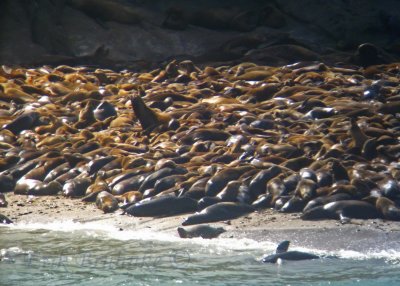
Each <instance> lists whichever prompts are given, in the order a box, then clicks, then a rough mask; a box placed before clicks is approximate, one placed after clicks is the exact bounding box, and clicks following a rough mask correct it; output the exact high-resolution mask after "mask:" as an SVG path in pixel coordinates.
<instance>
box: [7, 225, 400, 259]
mask: <svg viewBox="0 0 400 286" xmlns="http://www.w3.org/2000/svg"><path fill="white" fill-rule="evenodd" d="M6 227H8V228H10V229H16V230H27V231H32V230H48V231H54V232H68V233H71V232H72V233H73V232H79V233H80V234H83V235H87V236H91V237H97V238H101V239H114V240H122V241H127V240H152V241H159V242H170V243H179V244H180V245H182V246H185V245H186V246H194V245H199V246H201V247H203V248H209V252H210V253H215V254H220V253H223V252H235V251H259V250H260V251H261V252H262V253H273V252H274V251H275V248H276V246H277V244H276V242H271V241H261V242H260V241H256V240H253V239H249V238H240V239H239V238H216V239H203V238H192V239H182V238H180V237H178V236H177V235H176V234H174V233H172V232H162V231H155V230H152V229H138V230H123V231H121V229H120V228H118V227H116V226H114V225H110V224H106V223H103V222H84V223H82V222H76V221H73V220H65V221H54V222H49V223H32V222H20V223H17V224H11V225H7V226H6ZM15 250H16V251H17V249H15ZM290 250H298V251H304V252H310V253H314V254H317V255H320V256H335V257H339V258H344V259H353V260H367V259H384V260H387V261H390V262H393V263H400V250H397V249H376V250H374V249H370V250H368V251H364V252H359V251H353V250H344V249H340V250H336V251H327V250H323V249H322V250H321V249H315V248H307V247H296V246H293V247H291V248H290ZM2 251H4V250H2ZM0 254H1V253H0Z"/></svg>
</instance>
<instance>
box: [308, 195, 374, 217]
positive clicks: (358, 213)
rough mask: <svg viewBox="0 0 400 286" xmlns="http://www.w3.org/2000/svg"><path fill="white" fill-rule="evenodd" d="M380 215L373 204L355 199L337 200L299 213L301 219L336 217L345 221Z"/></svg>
mask: <svg viewBox="0 0 400 286" xmlns="http://www.w3.org/2000/svg"><path fill="white" fill-rule="evenodd" d="M380 217H381V215H380V213H379V212H378V210H377V209H376V208H375V206H374V205H372V204H370V203H367V202H363V201H356V200H345V201H337V202H331V203H328V204H325V205H323V206H318V207H315V208H312V209H310V210H308V211H306V212H304V213H303V214H302V215H301V219H303V220H320V219H337V220H341V221H342V222H346V221H348V220H349V219H351V218H355V219H375V218H380Z"/></svg>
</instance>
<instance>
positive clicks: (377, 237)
mask: <svg viewBox="0 0 400 286" xmlns="http://www.w3.org/2000/svg"><path fill="white" fill-rule="evenodd" d="M6 197H7V201H8V203H9V204H8V206H7V207H6V208H3V209H1V213H2V214H4V215H6V216H8V217H9V218H10V219H12V220H13V221H14V223H15V224H17V225H18V224H20V223H24V224H26V223H28V224H29V223H44V224H46V223H53V222H60V223H62V222H63V221H73V222H76V223H83V224H84V223H90V222H100V223H104V224H105V225H107V226H110V225H112V226H115V227H116V228H119V229H120V230H121V231H126V230H130V231H132V230H144V229H146V230H150V231H154V232H163V233H169V234H173V235H176V236H178V234H177V231H176V228H177V227H179V226H181V223H182V221H183V219H184V218H185V217H186V216H187V215H179V216H172V217H163V218H152V217H132V216H127V215H122V211H116V212H115V213H110V214H104V213H103V212H102V211H101V210H99V209H98V208H97V207H96V206H95V204H94V203H84V202H82V201H81V200H80V199H69V198H65V197H63V196H43V197H27V196H22V195H15V194H12V193H8V194H6ZM299 216H300V214H299V213H294V214H284V213H279V212H277V211H275V210H272V209H266V210H261V211H257V212H254V213H251V214H250V215H248V216H244V217H241V218H238V219H235V220H231V221H227V222H219V223H214V224H212V225H213V226H222V227H223V228H224V229H225V230H226V232H225V233H223V234H222V235H221V236H220V237H223V238H247V239H253V240H255V241H272V242H279V241H282V240H290V241H292V244H293V245H295V246H299V247H308V248H314V249H321V250H325V251H336V250H338V249H343V250H352V251H361V252H362V251H366V250H370V249H372V248H373V249H374V250H385V249H389V248H395V247H396V246H397V244H399V241H400V223H399V222H395V221H385V220H378V219H376V220H352V221H351V222H350V223H348V224H341V223H340V222H339V221H335V220H322V221H303V220H301V219H300V218H299Z"/></svg>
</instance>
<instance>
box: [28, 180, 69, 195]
mask: <svg viewBox="0 0 400 286" xmlns="http://www.w3.org/2000/svg"><path fill="white" fill-rule="evenodd" d="M61 191H62V185H61V184H60V183H59V182H57V181H52V182H50V183H47V184H38V185H37V186H35V187H34V188H32V189H30V190H28V192H27V195H32V196H52V195H57V194H59V193H61Z"/></svg>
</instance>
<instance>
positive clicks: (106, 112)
mask: <svg viewBox="0 0 400 286" xmlns="http://www.w3.org/2000/svg"><path fill="white" fill-rule="evenodd" d="M93 114H94V117H95V118H96V119H97V120H99V121H103V120H105V119H107V118H109V117H113V116H117V111H116V110H115V107H114V106H113V105H112V104H111V103H110V102H108V101H106V100H103V101H102V102H101V103H100V104H99V105H98V106H97V107H96V108H95V109H94V110H93Z"/></svg>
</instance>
